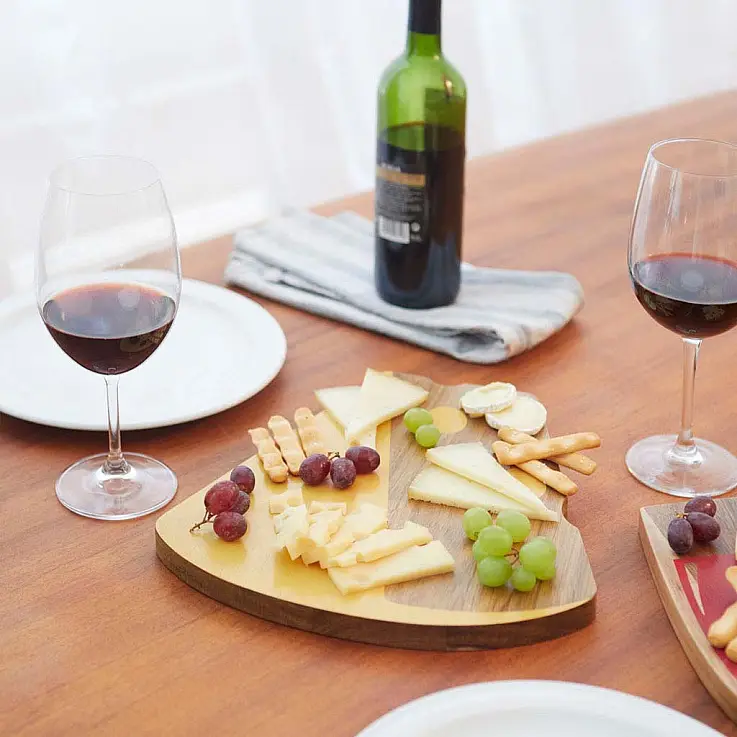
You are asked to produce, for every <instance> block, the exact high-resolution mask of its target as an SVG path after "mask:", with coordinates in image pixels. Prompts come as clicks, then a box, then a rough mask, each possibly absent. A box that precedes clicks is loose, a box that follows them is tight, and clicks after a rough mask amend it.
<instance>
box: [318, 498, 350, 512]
mask: <svg viewBox="0 0 737 737" xmlns="http://www.w3.org/2000/svg"><path fill="white" fill-rule="evenodd" d="M333 509H339V510H340V511H341V512H342V513H343V514H345V513H346V511H347V509H348V505H347V504H346V503H345V502H317V501H314V502H310V514H317V513H318V512H329V511H331V510H333Z"/></svg>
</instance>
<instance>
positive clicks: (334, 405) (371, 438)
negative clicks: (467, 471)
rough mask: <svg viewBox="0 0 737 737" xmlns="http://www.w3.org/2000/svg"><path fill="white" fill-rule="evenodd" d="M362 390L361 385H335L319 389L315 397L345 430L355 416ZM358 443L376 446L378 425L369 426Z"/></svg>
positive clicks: (370, 446) (371, 446)
mask: <svg viewBox="0 0 737 737" xmlns="http://www.w3.org/2000/svg"><path fill="white" fill-rule="evenodd" d="M360 392H361V387H360V386H334V387H331V388H329V389H317V390H316V391H315V397H316V398H317V401H318V402H319V403H320V405H321V406H322V408H323V409H324V410H326V411H327V413H328V414H329V415H330V416H331V417H332V418H333V419H334V420H335V421H336V422H337V423H338V424H339V425H340V426H341V427H342V428H343V431H344V432H345V429H346V428H347V427H348V423H349V422H350V421H351V418H352V417H353V414H354V411H355V409H356V403H357V402H358V395H359V394H360ZM356 445H366V446H368V447H369V448H376V426H374V427H370V428H368V429H367V430H366V431H365V432H364V433H363V434H362V435H361V437H360V438H359V439H358V442H357V443H356Z"/></svg>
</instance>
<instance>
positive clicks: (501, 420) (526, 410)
mask: <svg viewBox="0 0 737 737" xmlns="http://www.w3.org/2000/svg"><path fill="white" fill-rule="evenodd" d="M547 419H548V411H547V410H546V409H545V406H544V405H542V404H541V403H540V402H538V401H537V399H533V398H532V397H517V399H515V401H514V404H513V405H512V406H511V407H508V408H507V409H503V410H501V412H488V413H487V414H486V422H487V424H488V425H489V427H493V428H494V429H495V430H499V429H501V428H502V427H511V428H512V429H514V430H519V431H520V432H524V433H527V434H528V435H537V433H539V432H540V430H542V429H543V427H545V423H546V422H547Z"/></svg>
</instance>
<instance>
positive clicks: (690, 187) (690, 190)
mask: <svg viewBox="0 0 737 737" xmlns="http://www.w3.org/2000/svg"><path fill="white" fill-rule="evenodd" d="M735 233H737V146H734V145H732V144H730V143H723V142H720V141H708V140H700V139H675V140H668V141H661V142H660V143H656V144H655V145H654V146H652V148H651V149H650V151H649V152H648V155H647V159H646V161H645V167H644V170H643V173H642V179H641V181H640V188H639V191H638V194H637V201H636V203H635V212H634V217H633V220H632V231H631V235H630V243H629V254H628V264H629V272H630V277H631V279H632V284H633V286H634V290H635V295H636V296H637V299H638V300H639V302H640V304H641V305H642V306H643V307H644V308H645V311H646V312H647V313H648V314H649V315H650V316H651V317H652V318H653V319H654V320H656V321H657V322H658V323H659V324H660V325H662V326H663V327H666V328H668V330H671V331H673V332H674V333H676V334H677V335H679V336H680V337H681V338H682V340H683V348H684V364H683V405H682V412H681V431H680V432H679V433H678V434H677V435H655V436H653V437H649V438H645V439H644V440H640V441H639V442H637V443H635V444H634V445H633V446H632V447H631V448H630V449H629V451H628V453H627V456H626V462H627V468H628V469H629V470H630V472H631V473H632V474H633V475H634V476H635V477H636V478H637V479H638V480H640V481H641V482H642V483H643V484H645V485H646V486H649V487H650V488H652V489H656V490H658V491H662V492H665V493H668V494H673V495H675V496H682V497H693V496H697V495H707V496H717V495H719V494H724V493H725V492H727V491H729V490H730V489H732V488H734V486H736V485H737V458H735V457H734V455H732V453H730V452H729V451H727V450H725V449H724V448H722V447H721V446H719V445H717V444H716V443H713V442H710V441H708V440H702V439H700V438H699V439H697V438H694V436H693V431H692V417H693V403H694V381H695V375H696V360H697V358H698V354H699V349H700V347H701V341H702V340H703V339H704V338H708V337H711V336H713V335H719V334H720V333H724V332H725V331H727V330H729V329H731V328H732V327H734V325H735V324H737V239H735Z"/></svg>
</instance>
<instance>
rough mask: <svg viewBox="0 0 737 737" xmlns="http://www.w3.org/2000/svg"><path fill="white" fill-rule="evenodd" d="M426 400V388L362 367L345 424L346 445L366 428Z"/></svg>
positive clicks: (357, 437)
mask: <svg viewBox="0 0 737 737" xmlns="http://www.w3.org/2000/svg"><path fill="white" fill-rule="evenodd" d="M426 399H427V391H425V390H424V389H423V388H422V387H421V386H417V385H416V384H410V383H409V382H408V381H403V380H402V379H398V378H397V377H396V376H388V375H387V374H382V373H380V372H379V371H373V370H372V369H366V375H365V376H364V378H363V384H361V391H360V393H359V395H358V401H357V402H356V406H355V408H354V412H353V416H352V417H351V420H350V422H349V423H348V426H347V427H346V431H345V436H346V440H347V441H348V443H349V444H356V443H358V442H359V440H360V438H361V435H362V434H363V433H365V432H366V431H367V430H369V429H370V428H372V427H376V426H377V425H380V424H381V423H382V422H386V421H387V420H391V419H392V418H393V417H396V416H397V415H401V414H403V413H404V412H406V411H407V410H408V409H411V408H412V407H417V406H419V405H420V404H422V403H423V402H424V401H425V400H426Z"/></svg>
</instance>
